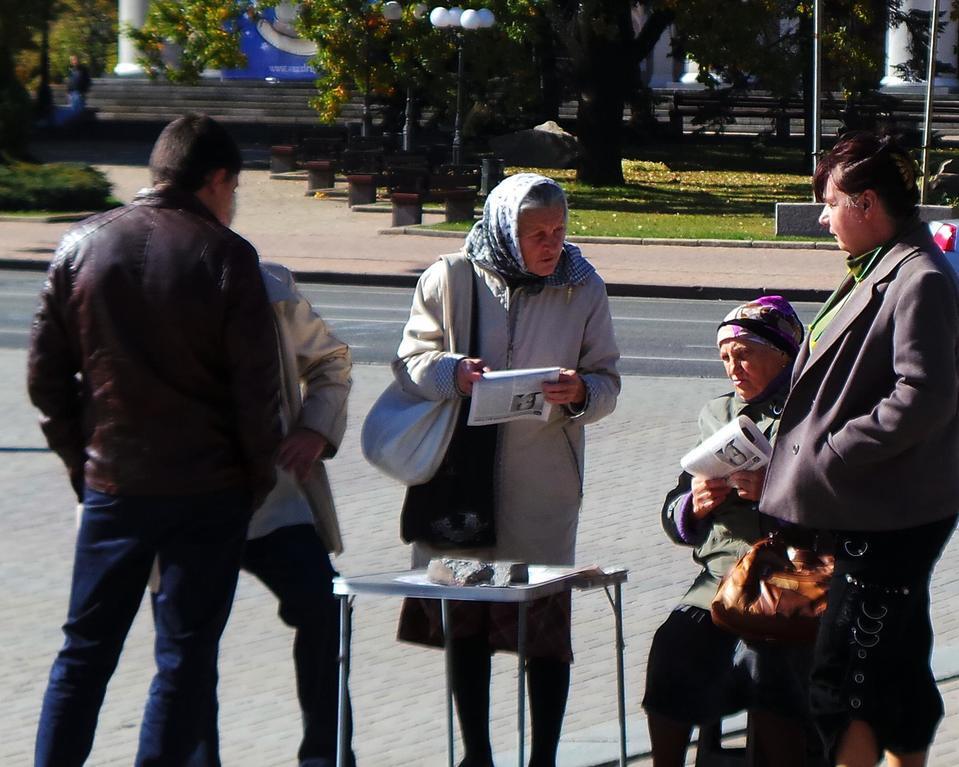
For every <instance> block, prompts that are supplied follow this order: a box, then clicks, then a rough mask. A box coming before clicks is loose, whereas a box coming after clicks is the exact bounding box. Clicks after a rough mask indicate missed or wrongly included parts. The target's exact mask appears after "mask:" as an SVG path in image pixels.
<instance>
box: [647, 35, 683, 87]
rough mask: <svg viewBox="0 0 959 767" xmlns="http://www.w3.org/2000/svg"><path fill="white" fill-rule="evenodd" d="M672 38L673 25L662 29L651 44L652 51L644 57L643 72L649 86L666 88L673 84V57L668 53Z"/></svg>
mask: <svg viewBox="0 0 959 767" xmlns="http://www.w3.org/2000/svg"><path fill="white" fill-rule="evenodd" d="M672 39H673V27H672V26H670V27H669V28H668V29H666V30H664V31H663V34H661V35H660V36H659V40H657V41H656V45H654V46H653V51H652V53H650V54H649V56H647V57H646V60H645V61H644V62H643V68H644V72H645V73H646V78H647V83H648V84H649V87H650V88H668V87H670V86H671V85H674V84H675V81H676V78H675V77H674V75H673V57H672V55H671V54H670V46H671V45H672Z"/></svg>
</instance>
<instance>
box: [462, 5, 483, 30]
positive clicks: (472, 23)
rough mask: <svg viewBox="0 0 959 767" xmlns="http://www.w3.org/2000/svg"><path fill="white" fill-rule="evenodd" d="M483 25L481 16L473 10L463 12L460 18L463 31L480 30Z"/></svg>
mask: <svg viewBox="0 0 959 767" xmlns="http://www.w3.org/2000/svg"><path fill="white" fill-rule="evenodd" d="M481 23H482V22H481V21H480V16H479V14H478V13H477V12H476V11H474V10H473V9H472V8H469V9H467V10H465V11H463V15H462V16H460V26H461V27H463V29H479V28H480V24H481Z"/></svg>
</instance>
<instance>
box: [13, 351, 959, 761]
mask: <svg viewBox="0 0 959 767" xmlns="http://www.w3.org/2000/svg"><path fill="white" fill-rule="evenodd" d="M24 364H25V353H24V352H22V351H10V350H0V410H2V411H3V412H4V413H5V414H6V418H5V420H4V424H3V427H2V431H0V435H2V436H0V454H2V456H3V460H2V461H0V520H2V522H0V525H2V527H0V582H2V583H3V584H4V588H3V592H2V595H0V664H2V665H0V668H2V669H3V671H2V674H0V699H2V700H3V701H4V702H5V704H6V716H4V717H3V719H2V720H0V764H3V765H11V767H19V765H26V764H28V763H29V761H30V754H31V752H32V745H33V737H34V732H35V727H36V718H37V714H38V709H39V702H40V696H41V694H42V691H43V688H44V685H45V680H46V675H47V673H48V670H49V664H50V662H51V661H52V659H53V655H54V653H55V651H56V649H57V647H58V645H59V643H60V641H61V634H60V631H59V625H60V623H61V622H62V620H63V616H64V610H65V608H66V599H67V589H68V584H69V577H70V562H71V555H72V549H71V547H72V543H73V539H74V534H75V531H74V521H73V505H74V502H73V499H72V498H71V493H70V490H69V487H68V484H67V482H66V479H65V477H64V475H63V470H62V468H61V466H60V463H59V461H58V460H57V459H56V457H55V456H54V455H52V454H51V453H49V452H48V451H46V450H44V449H42V446H43V445H44V441H43V438H42V436H41V434H40V432H39V429H38V428H37V426H36V420H35V415H34V412H33V411H32V409H31V407H30V405H29V403H28V402H27V400H26V394H25V391H24ZM355 372H356V375H355V379H356V384H355V388H354V394H353V397H352V399H351V404H350V407H351V413H352V416H351V418H350V424H349V429H348V432H347V435H346V439H345V441H344V444H343V448H342V450H341V451H340V453H339V455H338V456H337V457H336V459H334V460H333V461H331V462H330V464H329V468H330V473H331V477H332V481H333V489H334V494H335V496H336V500H337V504H338V507H339V511H340V515H341V520H342V525H343V529H344V536H345V543H346V551H345V553H344V554H343V555H342V556H341V557H340V558H339V559H338V560H337V567H338V568H339V569H340V570H341V571H342V572H343V573H346V574H361V573H372V572H384V571H389V570H395V569H399V568H403V567H405V566H406V565H407V563H408V557H409V553H408V550H407V547H405V546H404V545H402V544H401V543H400V541H399V537H398V528H399V508H400V503H401V500H402V488H401V487H400V486H399V485H397V484H396V483H393V482H391V481H390V480H388V479H386V478H384V477H383V476H381V475H379V474H377V473H376V472H375V471H374V470H373V469H371V468H370V467H369V466H368V465H367V464H366V463H365V461H364V460H363V458H362V456H361V455H360V451H359V428H360V424H361V422H362V415H363V414H364V413H365V412H366V411H367V410H368V408H369V406H370V404H371V403H372V401H373V398H374V397H375V396H376V395H377V394H378V393H379V392H380V391H381V389H382V388H383V387H384V386H385V384H386V382H387V381H388V378H389V371H388V369H387V368H386V367H385V366H357V368H356V371H355ZM722 389H723V383H722V382H721V381H716V380H682V379H657V378H626V379H625V385H624V390H623V396H622V397H621V400H620V406H619V408H618V409H617V410H616V412H615V413H614V414H613V415H612V416H610V417H609V418H607V419H605V420H603V421H601V422H600V423H598V424H596V425H594V426H591V427H590V428H589V430H588V432H589V433H588V437H587V440H588V445H587V475H586V486H585V501H584V506H583V511H582V515H581V523H580V531H579V547H578V561H579V562H581V563H584V564H586V563H591V562H596V563H599V564H601V565H620V566H624V567H627V568H628V569H629V570H630V580H629V582H628V583H627V584H626V585H625V587H624V591H623V595H624V611H625V636H626V641H627V648H626V665H627V670H626V693H627V713H628V716H629V717H630V742H631V753H640V752H642V751H643V750H644V744H645V742H646V736H645V730H644V727H643V724H642V719H641V709H640V707H639V701H640V699H641V696H642V685H643V678H644V669H645V664H646V654H647V652H648V648H649V642H650V639H651V636H652V633H653V631H654V630H655V629H656V627H657V626H658V624H659V623H660V621H662V620H663V619H664V617H665V615H666V613H667V612H668V610H669V609H670V607H671V606H672V605H673V604H674V602H675V601H676V599H677V598H678V597H679V596H680V595H681V594H682V593H683V591H684V590H685V587H686V585H687V584H688V582H689V581H690V579H691V578H692V577H693V575H694V573H695V571H696V568H695V566H694V565H693V563H692V562H691V560H690V558H689V552H688V551H686V550H684V549H682V548H680V547H678V546H675V545H673V544H671V543H670V542H669V541H668V540H667V539H666V537H665V535H663V533H662V532H661V529H660V523H659V511H660V505H661V502H662V497H663V495H664V494H665V492H666V491H667V490H668V489H669V488H670V487H672V485H673V482H674V480H675V475H676V473H677V462H678V458H679V456H680V455H681V454H682V453H683V452H684V451H685V450H686V449H687V448H688V447H689V445H690V444H691V443H692V441H693V440H694V438H695V434H696V414H697V412H698V410H699V407H700V405H701V404H702V402H703V401H704V400H705V399H706V398H708V397H710V396H713V395H715V394H717V393H719V392H720V391H722ZM957 574H959V547H957V546H956V545H955V544H952V545H950V546H949V548H948V549H947V552H946V555H945V558H944V560H943V561H942V563H941V564H940V566H939V568H938V572H937V575H936V578H935V582H934V587H933V594H934V616H935V620H936V626H937V631H938V641H939V646H940V647H941V648H957V647H959V617H957V615H959V611H957V607H959V582H957ZM398 609H399V603H398V602H397V601H395V600H392V599H389V598H378V597H360V598H358V599H357V601H356V604H355V623H354V626H355V633H354V637H353V652H354V655H353V659H354V666H353V675H352V694H353V702H354V712H355V717H356V739H355V745H356V751H357V755H358V758H359V764H360V767H400V766H401V765H418V766H422V767H441V766H442V765H443V764H444V763H445V756H444V755H445V745H444V743H445V740H444V739H445V724H444V721H445V720H444V702H443V694H442V690H443V683H442V673H443V661H442V656H441V655H440V653H439V652H436V651H432V650H425V649H421V648H417V647H412V646H406V645H400V644H398V643H397V642H395V641H394V639H393V636H394V631H395V622H396V617H397V613H398ZM573 625H574V629H573V638H574V651H575V654H576V663H575V664H574V667H573V683H572V691H571V695H570V702H569V709H568V714H567V717H566V721H565V729H564V740H563V747H562V749H563V751H562V755H561V760H560V765H561V767H587V766H595V765H600V764H605V763H607V762H608V761H609V760H610V759H612V755H614V754H615V752H616V744H615V736H614V733H615V726H614V725H615V703H614V700H615V698H614V691H615V674H614V666H613V658H614V652H613V650H614V648H613V639H612V636H613V633H612V628H613V626H612V616H611V611H610V609H609V606H608V605H607V603H606V600H605V598H604V597H603V596H602V594H601V593H597V592H593V593H587V594H578V595H577V596H576V597H575V598H574V620H573ZM291 636H292V635H291V632H290V631H289V630H288V629H286V628H285V627H284V626H283V625H282V624H281V623H280V621H279V619H278V618H277V616H276V603H275V601H274V600H273V599H272V598H271V597H270V595H269V594H268V593H267V592H266V590H265V589H264V588H263V587H262V586H261V585H260V584H259V583H258V582H256V581H254V580H252V579H251V578H248V577H245V576H244V577H242V578H241V583H240V588H239V590H238V594H237V600H236V604H235V607H234V610H233V615H232V617H231V619H230V623H229V625H228V627H227V630H226V633H225V636H224V641H223V645H222V653H221V663H220V671H221V714H220V725H221V733H222V744H223V758H224V764H225V765H227V767H287V766H290V765H293V763H294V756H295V751H296V747H297V744H298V738H299V734H300V722H299V715H298V712H297V709H296V702H295V701H296V696H295V692H294V682H293V668H292V661H291V657H290V654H291ZM150 640H151V632H150V628H149V610H148V609H143V610H141V614H140V616H139V617H138V619H137V622H136V624H135V626H134V629H133V632H132V633H131V636H130V638H129V640H128V641H127V645H126V648H125V650H124V655H123V658H122V660H121V662H120V667H119V669H118V671H117V674H116V676H115V677H114V679H113V682H112V683H111V685H110V689H109V691H108V694H107V701H106V705H105V707H104V709H103V712H102V715H101V719H100V727H99V730H98V735H97V740H96V743H95V747H94V753H93V757H92V758H91V760H90V762H89V764H90V765H92V766H93V767H107V766H108V765H111V766H112V765H115V766H116V767H129V765H130V764H131V762H132V758H133V753H134V750H135V744H136V737H137V727H138V724H139V720H140V715H141V712H142V706H143V702H144V699H145V694H146V690H147V686H148V684H149V680H150V675H151V673H152V660H151V649H152V648H151V641H150ZM947 665H948V664H947ZM952 665H953V667H955V666H956V665H957V664H955V663H953V664H952ZM514 671H515V656H508V655H504V656H497V657H496V658H495V659H494V680H493V691H494V700H493V706H492V728H493V738H494V744H495V748H496V751H497V753H498V754H499V755H500V756H499V757H498V758H497V765H498V767H508V766H509V765H511V764H512V762H510V761H509V759H508V757H507V756H506V755H508V754H509V753H510V752H512V751H513V750H514V749H515V745H516V741H515V738H516V735H515V687H514V684H515V682H514V680H515V676H514ZM953 673H955V671H953ZM943 689H944V692H945V693H946V698H947V702H946V703H947V709H948V711H949V712H950V715H949V717H948V718H947V719H946V721H945V723H944V725H943V727H942V730H941V732H940V737H939V741H938V743H937V744H936V746H935V750H934V752H933V760H932V764H933V765H936V766H938V767H953V766H954V765H956V764H959V753H957V751H959V718H957V716H956V712H957V711H959V683H957V682H950V683H948V684H947V685H945V686H944V688H943ZM457 749H459V746H457ZM457 753H461V751H459V750H458V751H457ZM584 753H585V754H586V755H587V758H585V759H584V757H583V754H584ZM637 763H639V764H648V761H639V762H637Z"/></svg>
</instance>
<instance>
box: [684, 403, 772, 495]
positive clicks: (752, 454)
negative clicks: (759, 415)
mask: <svg viewBox="0 0 959 767" xmlns="http://www.w3.org/2000/svg"><path fill="white" fill-rule="evenodd" d="M772 452H773V448H772V445H770V444H769V440H768V439H766V436H765V435H764V434H763V433H762V432H761V431H760V430H759V427H758V426H756V424H755V423H753V422H752V420H751V419H750V418H749V417H748V416H744V415H741V416H739V418H737V419H735V420H734V421H730V422H729V423H727V424H726V425H725V426H723V428H721V429H720V430H719V431H717V432H716V433H715V434H713V435H712V436H710V437H708V438H707V439H705V440H704V441H703V442H702V444H700V445H698V446H697V447H694V448H693V449H692V450H690V451H689V452H688V453H686V455H684V456H683V457H682V460H680V462H679V463H680V465H681V466H682V467H683V471H686V472H688V473H689V474H692V475H694V476H697V477H705V478H706V479H720V478H723V479H724V478H726V477H728V476H729V475H730V474H733V473H735V472H737V471H755V470H756V469H760V468H762V467H763V466H765V465H766V464H767V463H769V456H770V455H771V454H772Z"/></svg>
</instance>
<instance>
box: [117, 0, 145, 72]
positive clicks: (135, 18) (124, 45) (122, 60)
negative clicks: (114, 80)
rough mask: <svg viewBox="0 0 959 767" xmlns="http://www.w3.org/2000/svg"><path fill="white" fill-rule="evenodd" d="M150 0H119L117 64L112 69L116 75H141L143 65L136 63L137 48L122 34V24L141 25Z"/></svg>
mask: <svg viewBox="0 0 959 767" xmlns="http://www.w3.org/2000/svg"><path fill="white" fill-rule="evenodd" d="M149 4H150V0H119V6H118V9H117V10H118V21H119V22H120V37H119V39H118V41H117V42H118V46H117V48H118V50H117V65H116V67H115V68H114V70H113V73H114V74H117V75H121V76H122V75H142V74H143V67H141V66H140V65H139V64H137V61H136V58H137V49H136V46H135V45H134V44H133V41H132V40H131V39H130V38H129V37H127V36H126V35H125V34H123V26H124V25H125V24H129V25H130V26H131V27H142V26H143V22H144V21H146V18H147V7H148V6H149Z"/></svg>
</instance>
